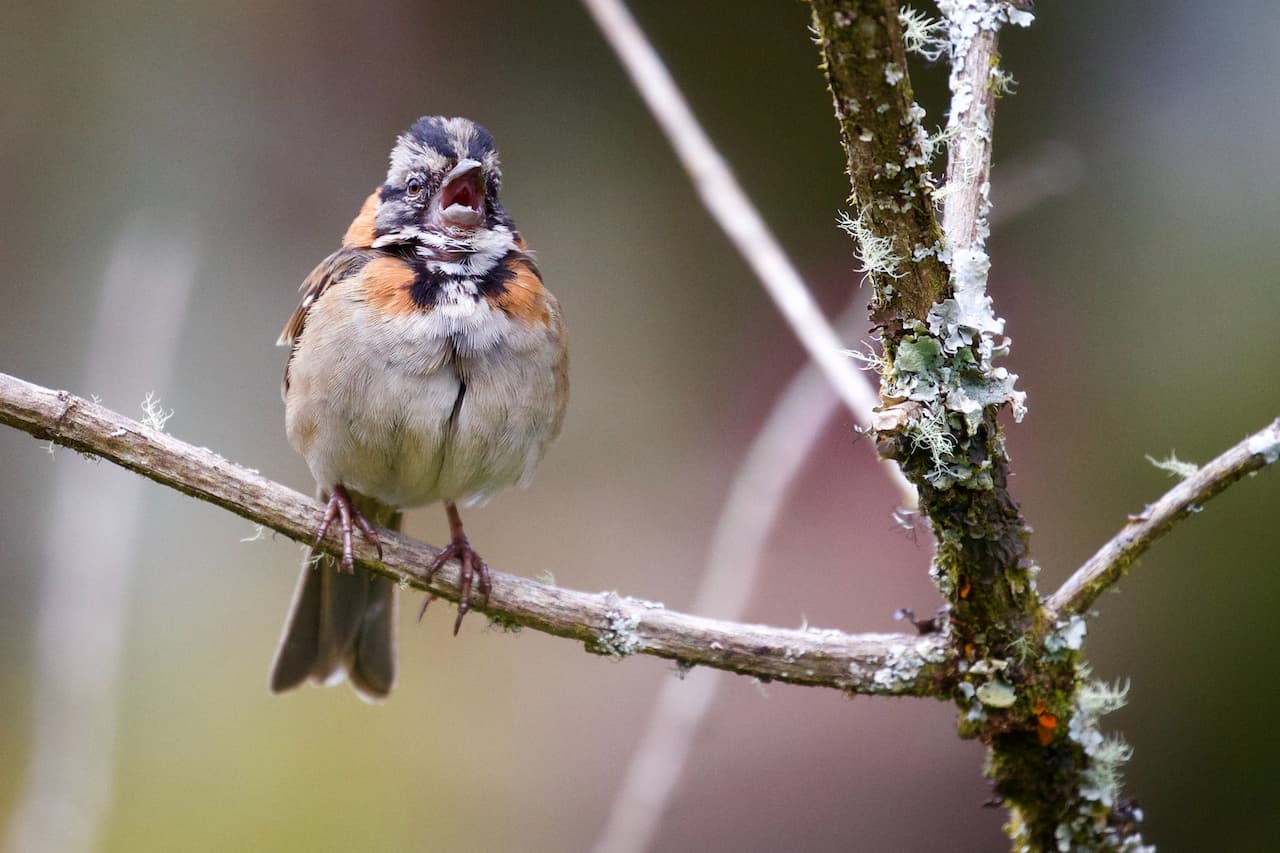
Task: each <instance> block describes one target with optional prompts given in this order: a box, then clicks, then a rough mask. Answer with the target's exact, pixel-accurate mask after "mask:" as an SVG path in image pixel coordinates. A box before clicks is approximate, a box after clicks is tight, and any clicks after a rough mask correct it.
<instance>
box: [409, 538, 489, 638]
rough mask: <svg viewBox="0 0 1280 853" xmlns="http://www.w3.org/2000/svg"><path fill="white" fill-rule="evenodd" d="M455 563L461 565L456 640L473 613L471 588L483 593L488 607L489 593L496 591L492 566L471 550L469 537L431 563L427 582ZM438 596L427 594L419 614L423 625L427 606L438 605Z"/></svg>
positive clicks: (459, 540)
mask: <svg viewBox="0 0 1280 853" xmlns="http://www.w3.org/2000/svg"><path fill="white" fill-rule="evenodd" d="M453 559H456V560H457V561H458V563H459V567H460V568H459V582H460V589H459V592H458V618H457V619H455V620H454V622H453V633H454V636H457V634H458V629H459V628H461V627H462V617H464V616H466V615H467V611H469V610H470V609H471V586H472V584H473V583H474V584H475V585H476V587H477V588H478V589H479V590H480V595H481V597H482V600H483V602H484V604H485V605H487V604H488V603H489V593H490V592H491V591H492V589H493V579H492V577H491V576H490V574H489V566H488V564H487V563H485V561H484V560H482V559H481V558H480V555H479V554H477V553H476V550H475V549H474V548H472V547H471V543H470V542H469V541H467V537H465V536H462V537H458V538H455V539H454V540H453V541H451V542H450V543H449V544H448V545H446V546H445V548H444V550H442V551H441V552H440V553H439V554H437V555H436V558H435V559H434V560H432V561H431V565H430V566H429V567H428V568H427V580H428V581H430V580H431V578H433V577H434V576H435V574H436V572H438V571H440V569H441V567H443V566H444V564H445V563H447V562H449V561H450V560H453ZM435 598H436V597H435V596H434V595H432V594H431V593H427V597H426V599H425V600H424V601H423V602H422V609H421V610H420V611H418V620H419V621H421V620H422V617H423V615H424V614H425V613H426V612H427V605H429V604H430V603H431V602H432V601H435Z"/></svg>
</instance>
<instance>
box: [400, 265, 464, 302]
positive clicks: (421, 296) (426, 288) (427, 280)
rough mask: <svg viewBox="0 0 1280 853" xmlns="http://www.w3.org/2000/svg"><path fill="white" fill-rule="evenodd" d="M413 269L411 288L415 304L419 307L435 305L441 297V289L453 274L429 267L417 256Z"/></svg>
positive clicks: (410, 292) (410, 291)
mask: <svg viewBox="0 0 1280 853" xmlns="http://www.w3.org/2000/svg"><path fill="white" fill-rule="evenodd" d="M413 271H414V277H413V285H412V286H411V287H410V289H409V295H410V296H412V297H413V304H414V305H417V306H418V307H419V308H431V307H433V306H434V305H435V304H436V300H438V299H439V298H440V290H441V289H442V288H443V287H444V286H445V283H446V282H447V281H448V280H449V279H450V278H452V277H453V276H451V275H449V274H448V273H445V272H441V271H440V270H433V269H429V268H428V267H427V265H426V264H424V263H422V261H421V260H419V259H416V258H415V259H414V261H413Z"/></svg>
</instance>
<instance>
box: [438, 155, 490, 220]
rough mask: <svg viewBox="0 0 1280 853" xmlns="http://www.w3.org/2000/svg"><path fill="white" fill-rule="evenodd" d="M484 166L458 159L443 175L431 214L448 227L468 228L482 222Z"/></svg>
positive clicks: (483, 211)
mask: <svg viewBox="0 0 1280 853" xmlns="http://www.w3.org/2000/svg"><path fill="white" fill-rule="evenodd" d="M484 191H485V185H484V168H483V166H482V165H481V164H480V162H479V161H477V160H462V161H460V162H459V163H458V165H457V166H456V167H455V168H454V170H453V171H452V172H450V173H449V174H448V175H446V176H445V179H444V183H443V184H442V185H441V187H440V193H439V195H437V197H436V198H437V203H436V206H435V210H434V211H432V215H433V216H435V217H438V218H439V221H440V222H441V223H442V224H444V225H447V226H449V227H450V228H462V229H467V230H470V229H472V228H476V227H477V226H479V225H480V223H482V222H484V213H485V210H484Z"/></svg>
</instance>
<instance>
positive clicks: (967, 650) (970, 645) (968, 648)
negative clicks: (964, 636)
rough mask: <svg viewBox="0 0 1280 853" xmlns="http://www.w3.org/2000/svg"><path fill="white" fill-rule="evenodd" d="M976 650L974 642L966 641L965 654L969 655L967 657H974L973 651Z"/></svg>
mask: <svg viewBox="0 0 1280 853" xmlns="http://www.w3.org/2000/svg"><path fill="white" fill-rule="evenodd" d="M974 651H975V650H974V646H973V643H965V644H964V656H965V657H967V658H971V657H973V653H974Z"/></svg>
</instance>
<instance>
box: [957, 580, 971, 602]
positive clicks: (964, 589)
mask: <svg viewBox="0 0 1280 853" xmlns="http://www.w3.org/2000/svg"><path fill="white" fill-rule="evenodd" d="M971 589H973V584H971V583H969V576H968V575H961V576H960V597H961V598H962V599H963V598H968V597H969V590H971Z"/></svg>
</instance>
